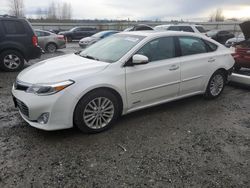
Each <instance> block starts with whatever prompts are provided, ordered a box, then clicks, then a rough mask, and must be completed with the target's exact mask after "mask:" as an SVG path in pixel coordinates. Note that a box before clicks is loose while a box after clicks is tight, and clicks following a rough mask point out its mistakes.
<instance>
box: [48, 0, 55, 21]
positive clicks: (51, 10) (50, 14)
mask: <svg viewBox="0 0 250 188" xmlns="http://www.w3.org/2000/svg"><path fill="white" fill-rule="evenodd" d="M47 18H48V19H53V20H56V19H57V16H56V5H55V3H54V1H53V2H52V3H50V5H49V7H48V11H47Z"/></svg>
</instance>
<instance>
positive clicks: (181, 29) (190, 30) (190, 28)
mask: <svg viewBox="0 0 250 188" xmlns="http://www.w3.org/2000/svg"><path fill="white" fill-rule="evenodd" d="M179 29H180V31H185V32H191V33H193V32H194V30H193V29H192V27H190V26H179Z"/></svg>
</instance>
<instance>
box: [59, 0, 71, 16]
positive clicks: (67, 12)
mask: <svg viewBox="0 0 250 188" xmlns="http://www.w3.org/2000/svg"><path fill="white" fill-rule="evenodd" d="M71 17H72V7H71V4H70V3H66V2H64V3H63V5H62V7H61V19H64V20H65V19H71Z"/></svg>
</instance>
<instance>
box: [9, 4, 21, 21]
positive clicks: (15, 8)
mask: <svg viewBox="0 0 250 188" xmlns="http://www.w3.org/2000/svg"><path fill="white" fill-rule="evenodd" d="M9 8H10V11H9V12H10V15H13V16H17V17H20V16H24V4H23V0H10V1H9Z"/></svg>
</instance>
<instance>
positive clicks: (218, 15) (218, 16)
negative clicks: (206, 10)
mask: <svg viewBox="0 0 250 188" xmlns="http://www.w3.org/2000/svg"><path fill="white" fill-rule="evenodd" d="M224 20H225V17H224V15H223V10H222V9H220V8H218V9H217V10H216V11H215V12H214V13H212V14H211V15H210V18H209V21H210V22H212V21H216V22H223V21H224Z"/></svg>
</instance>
